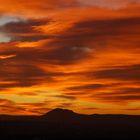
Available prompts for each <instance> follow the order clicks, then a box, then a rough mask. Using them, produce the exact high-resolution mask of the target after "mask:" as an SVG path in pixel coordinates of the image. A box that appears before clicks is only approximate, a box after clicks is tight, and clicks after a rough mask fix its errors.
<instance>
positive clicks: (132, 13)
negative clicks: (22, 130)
mask: <svg viewBox="0 0 140 140" xmlns="http://www.w3.org/2000/svg"><path fill="white" fill-rule="evenodd" d="M0 2H1V5H0V11H1V17H5V21H3V19H2V18H1V17H0V32H1V33H0V34H1V35H2V36H3V35H4V36H5V37H8V38H10V40H8V41H5V38H3V40H2V39H1V40H0V113H1V114H10V115H15V114H20V115H25V114H26V115H40V114H43V113H46V112H47V111H49V110H50V109H52V108H55V107H62V108H68V109H72V110H74V111H76V112H79V113H87V114H92V113H100V114H105V113H107V114H140V59H139V57H140V47H139V46H140V42H139V38H140V24H139V22H140V12H139V8H140V3H139V1H136V2H135V3H131V1H130V0H126V1H125V2H122V1H117V0H114V1H113V0H102V1H100V0H98V1H97V0H92V1H91V0H86V2H85V1H84V0H67V1H66V0H39V1H38V0H34V1H29V2H28V3H27V1H26V0H20V2H19V1H17V0H12V1H11V0H0ZM8 18H10V22H9V20H8ZM12 18H13V21H12ZM14 19H17V21H15V20H14ZM1 23H3V24H1ZM3 42H4V43H3Z"/></svg>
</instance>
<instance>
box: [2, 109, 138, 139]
mask: <svg viewBox="0 0 140 140" xmlns="http://www.w3.org/2000/svg"><path fill="white" fill-rule="evenodd" d="M7 139H9V140H16V139H18V140H22V139H24V140H28V139H29V140H48V139H66V140H67V139H70V140H75V139H85V140H88V139H93V140H97V139H102V140H104V139H111V140H139V139H140V116H138V115H137V116H133V115H97V114H94V115H81V114H77V113H74V112H73V111H70V110H63V109H54V110H52V111H50V112H49V113H47V114H45V115H43V116H39V117H37V116H5V115H2V116H0V140H7Z"/></svg>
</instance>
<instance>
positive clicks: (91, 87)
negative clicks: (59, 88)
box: [67, 84, 106, 91]
mask: <svg viewBox="0 0 140 140" xmlns="http://www.w3.org/2000/svg"><path fill="white" fill-rule="evenodd" d="M104 87H106V85H104V84H87V85H83V86H74V87H69V88H67V89H68V90H72V91H77V90H78V91H83V90H96V89H101V88H104Z"/></svg>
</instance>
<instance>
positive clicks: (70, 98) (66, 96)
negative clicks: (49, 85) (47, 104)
mask: <svg viewBox="0 0 140 140" xmlns="http://www.w3.org/2000/svg"><path fill="white" fill-rule="evenodd" d="M53 97H56V98H60V99H66V100H75V99H76V97H74V96H70V95H55V96H53Z"/></svg>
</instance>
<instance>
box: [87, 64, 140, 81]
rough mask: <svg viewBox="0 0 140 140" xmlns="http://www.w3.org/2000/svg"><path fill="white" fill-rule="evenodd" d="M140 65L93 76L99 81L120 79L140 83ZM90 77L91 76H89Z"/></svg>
mask: <svg viewBox="0 0 140 140" xmlns="http://www.w3.org/2000/svg"><path fill="white" fill-rule="evenodd" d="M139 72H140V65H139V64H137V65H130V66H124V67H123V66H122V67H118V68H113V69H109V70H101V71H97V72H93V73H92V74H91V75H92V76H94V77H96V78H99V79H118V80H130V81H140V75H139ZM89 75H90V74H89Z"/></svg>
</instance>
